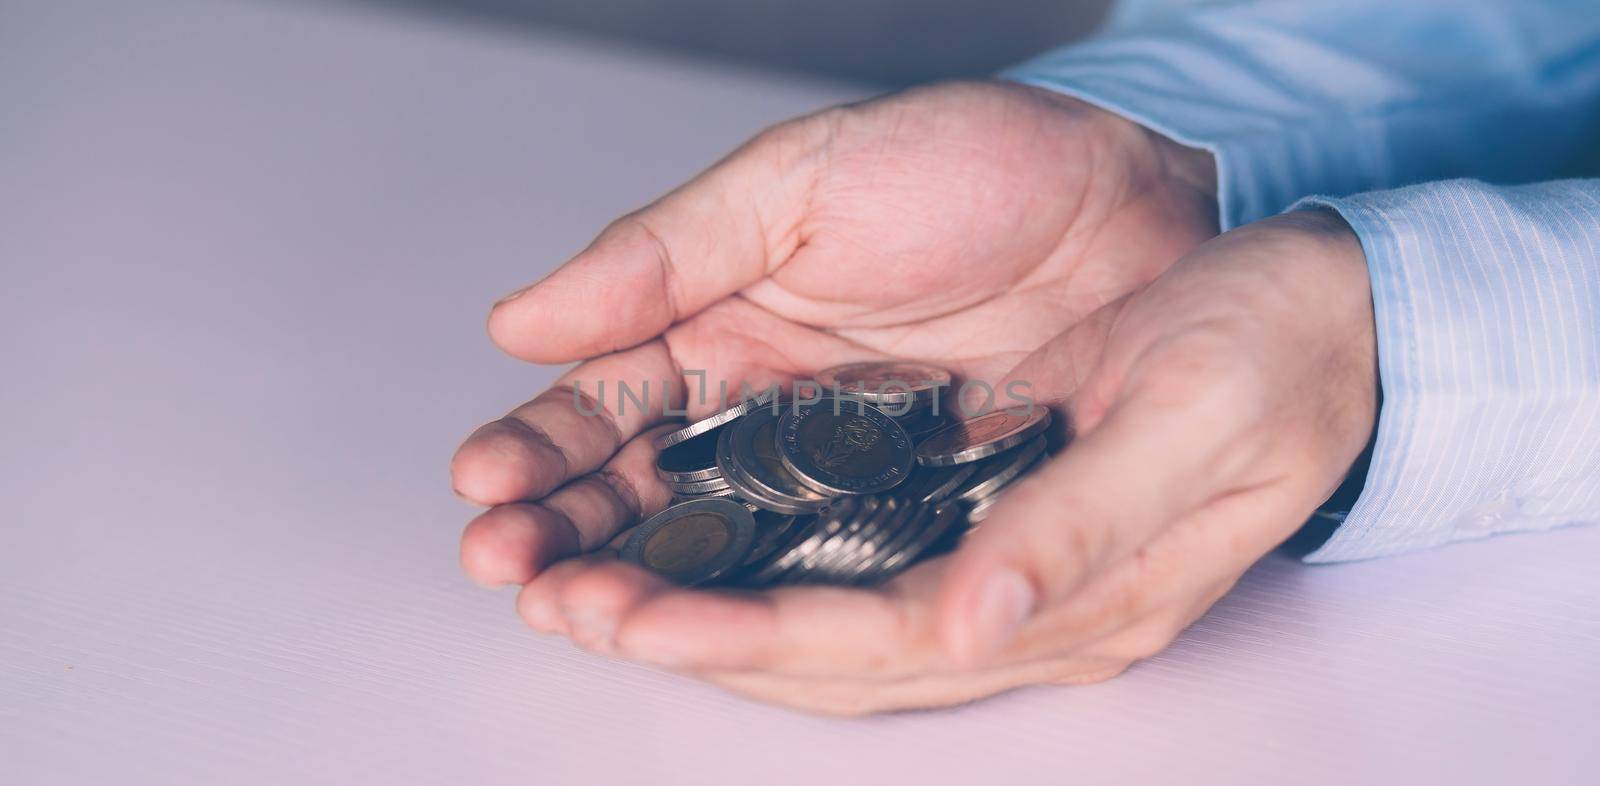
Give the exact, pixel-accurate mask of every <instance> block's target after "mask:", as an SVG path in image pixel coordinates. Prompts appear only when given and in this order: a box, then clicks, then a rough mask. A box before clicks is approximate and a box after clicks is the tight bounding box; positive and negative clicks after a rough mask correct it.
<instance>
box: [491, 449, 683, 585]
mask: <svg viewBox="0 0 1600 786" xmlns="http://www.w3.org/2000/svg"><path fill="white" fill-rule="evenodd" d="M670 428H672V427H671V426H662V427H660V428H658V429H655V430H652V431H648V432H645V433H644V434H642V435H640V436H638V437H636V438H634V439H633V440H632V441H630V442H629V443H628V445H627V446H626V447H624V448H623V449H622V451H621V452H619V453H618V454H617V457H616V458H615V459H613V460H611V461H610V462H608V463H607V464H606V465H605V467H603V468H602V469H601V470H600V471H599V472H596V473H593V474H590V475H585V476H583V477H580V478H578V479H577V480H574V481H572V482H571V483H568V484H567V485H565V486H562V487H561V488H560V489H559V490H557V491H556V492H555V493H553V494H551V495H550V496H548V497H546V498H545V499H544V500H543V501H541V502H539V503H537V504H533V503H516V504H510V505H501V506H498V507H495V508H491V509H489V510H488V511H485V512H484V513H483V514H481V515H479V516H478V517H477V518H476V519H473V520H472V522H471V523H469V524H468V525H467V529H466V531H465V532H463V533H462V535H461V565H462V569H463V570H465V571H466V573H467V575H468V576H469V577H471V578H472V580H473V581H476V582H478V583H479V584H482V585H485V586H500V585H505V584H525V583H527V582H528V581H530V580H532V579H533V577H534V576H536V575H538V573H539V571H541V570H543V569H544V567H545V566H547V565H549V564H551V563H553V562H555V561H556V560H560V559H563V558H566V557H569V556H572V555H574V554H582V553H585V552H588V551H592V550H594V549H596V548H598V547H600V546H602V545H604V544H605V543H606V541H608V540H610V539H611V538H612V537H613V536H615V535H616V534H617V533H618V532H619V531H621V530H622V529H623V528H625V527H627V526H628V525H630V524H633V523H635V522H637V521H638V520H639V519H641V518H643V517H645V516H652V515H655V514H656V513H657V512H659V511H661V510H662V509H663V508H665V507H666V506H667V504H668V503H669V502H671V500H672V491H671V489H669V488H667V486H666V484H665V483H663V482H661V480H660V478H658V477H657V476H656V473H655V456H656V449H655V446H654V444H653V443H652V440H653V439H654V437H655V435H656V434H658V433H661V432H662V431H665V430H668V429H670Z"/></svg>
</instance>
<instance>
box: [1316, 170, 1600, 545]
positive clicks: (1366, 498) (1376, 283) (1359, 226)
mask: <svg viewBox="0 0 1600 786" xmlns="http://www.w3.org/2000/svg"><path fill="white" fill-rule="evenodd" d="M1294 208H1295V209H1305V208H1327V209H1332V210H1335V211H1337V212H1338V213H1339V214H1340V215H1341V216H1343V217H1344V219H1345V220H1346V221H1347V222H1349V224H1350V226H1351V228H1353V229H1354V230H1355V232H1356V234H1357V235H1358V236H1360V239H1361V246H1362V249H1363V250H1364V251H1365V253H1366V257H1367V268H1368V271H1369V274H1370V278H1371V283H1372V302H1373V314H1374V317H1375V319H1376V327H1377V337H1378V366H1379V369H1378V370H1379V377H1380V380H1381V384H1382V388H1383V401H1384V405H1383V408H1382V410H1381V411H1380V414H1379V417H1378V428H1377V434H1376V438H1375V442H1374V445H1373V452H1372V461H1371V465H1370V468H1369V470H1368V472H1367V475H1366V480H1365V483H1364V485H1363V487H1362V490H1361V494H1360V496H1359V497H1358V498H1357V500H1356V502H1355V505H1354V506H1353V507H1352V508H1351V510H1350V512H1349V514H1348V515H1347V516H1346V517H1345V520H1344V522H1343V524H1341V525H1340V526H1339V528H1338V529H1337V530H1336V531H1335V532H1334V534H1333V536H1332V537H1331V538H1329V540H1328V541H1327V542H1326V543H1325V544H1323V546H1322V547H1321V548H1319V549H1317V550H1316V551H1315V552H1313V553H1311V554H1310V555H1308V556H1307V557H1306V560H1307V561H1309V562H1335V561H1341V560H1351V559H1363V558H1367V557H1377V556H1383V555H1387V554H1394V553H1399V552H1404V551H1411V550H1415V549H1421V548H1427V547H1430V546H1436V545H1439V544H1442V543H1447V542H1451V541H1458V540H1466V539H1472V538H1480V537H1486V536H1488V535H1492V534H1496V533H1501V532H1511V531H1519V530H1539V529H1548V528H1551V527H1556V526H1561V525H1565V524H1574V523H1587V522H1595V521H1600V254H1597V251H1596V249H1597V248H1600V181H1564V182H1557V183H1548V184H1542V185H1538V186H1525V187H1520V188H1495V187H1492V186H1487V185H1484V184H1482V183H1477V182H1471V181H1451V182H1445V183H1434V184H1429V185H1426V186H1416V187H1411V188H1403V189H1398V190H1394V191H1384V192H1374V193H1369V194H1362V195H1359V196H1354V197H1348V198H1343V199H1332V198H1327V197H1312V198H1309V199H1306V200H1303V201H1301V202H1299V203H1298V204H1296V205H1295V206H1294Z"/></svg>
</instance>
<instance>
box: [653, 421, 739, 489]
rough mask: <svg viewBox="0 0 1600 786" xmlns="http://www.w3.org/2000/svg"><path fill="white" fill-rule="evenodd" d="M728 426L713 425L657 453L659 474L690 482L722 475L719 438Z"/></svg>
mask: <svg viewBox="0 0 1600 786" xmlns="http://www.w3.org/2000/svg"><path fill="white" fill-rule="evenodd" d="M725 430H726V426H719V427H717V428H713V429H711V430H710V431H707V432H705V433H704V434H697V435H695V436H693V437H690V438H688V439H686V440H684V441H682V442H679V443H677V444H674V445H670V446H668V447H666V448H663V449H662V450H661V452H660V453H657V454H656V475H657V476H659V477H660V478H661V479H662V480H665V481H667V482H668V483H690V482H693V481H697V480H710V479H712V478H715V477H719V476H721V475H722V470H719V469H717V439H718V438H719V437H720V436H722V432H723V431H725Z"/></svg>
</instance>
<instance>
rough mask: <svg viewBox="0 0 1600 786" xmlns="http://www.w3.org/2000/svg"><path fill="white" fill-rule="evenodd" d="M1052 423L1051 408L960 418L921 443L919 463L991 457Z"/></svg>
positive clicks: (938, 464) (940, 463)
mask: <svg viewBox="0 0 1600 786" xmlns="http://www.w3.org/2000/svg"><path fill="white" fill-rule="evenodd" d="M1049 425H1050V410H1049V409H1048V408H1046V407H1043V406H1038V405H1033V406H1030V407H1028V411H1027V412H1026V413H1013V412H1011V411H1010V410H1004V409H998V410H995V411H994V412H990V413H988V414H986V415H979V416H977V417H975V418H970V419H967V420H962V421H958V422H955V423H952V424H950V425H948V426H945V427H944V428H942V429H940V430H938V431H935V432H934V433H932V434H929V435H928V436H927V437H925V438H924V439H923V440H922V441H921V442H919V443H917V463H919V464H922V465H924V466H929V467H947V466H950V465H952V464H965V463H967V462H969V461H977V460H978V459H981V458H988V457H989V456H993V455H995V454H996V453H1000V452H1003V451H1006V450H1009V449H1011V448H1014V447H1016V446H1018V445H1021V444H1022V443H1024V442H1027V441H1028V440H1030V439H1032V438H1033V437H1034V436H1036V435H1038V434H1040V433H1042V432H1043V431H1044V430H1045V428H1047V427H1049Z"/></svg>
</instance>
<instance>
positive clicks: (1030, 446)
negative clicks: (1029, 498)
mask: <svg viewBox="0 0 1600 786" xmlns="http://www.w3.org/2000/svg"><path fill="white" fill-rule="evenodd" d="M1042 455H1044V437H1042V436H1040V437H1035V438H1034V439H1033V441H1032V442H1029V443H1027V444H1026V445H1023V446H1022V447H1019V448H1017V449H1016V450H1014V451H1011V452H1009V453H1005V454H1003V455H999V456H995V457H994V458H993V459H991V460H989V461H987V462H985V463H984V464H983V465H982V466H980V467H978V471H977V472H974V473H972V477H970V478H968V479H967V482H966V483H965V484H964V485H962V487H961V488H960V489H959V490H957V491H956V493H955V499H958V500H961V501H962V502H966V503H969V504H971V503H975V502H977V501H978V500H980V499H983V498H984V497H988V496H993V495H994V493H995V492H997V491H999V490H1000V489H1002V488H1005V486H1006V484H1007V483H1010V482H1011V481H1013V480H1016V479H1017V478H1018V477H1020V476H1021V475H1022V472H1023V470H1026V469H1029V468H1031V467H1032V466H1033V463H1034V462H1035V461H1037V460H1039V457H1040V456H1042Z"/></svg>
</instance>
